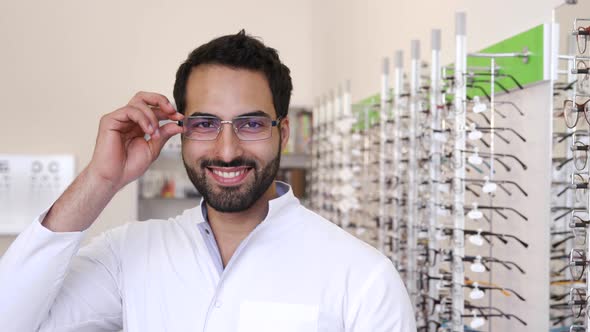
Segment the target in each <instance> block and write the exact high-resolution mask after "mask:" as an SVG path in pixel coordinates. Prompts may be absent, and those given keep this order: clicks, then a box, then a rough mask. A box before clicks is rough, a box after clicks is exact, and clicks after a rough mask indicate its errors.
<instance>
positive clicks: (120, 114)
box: [105, 106, 157, 135]
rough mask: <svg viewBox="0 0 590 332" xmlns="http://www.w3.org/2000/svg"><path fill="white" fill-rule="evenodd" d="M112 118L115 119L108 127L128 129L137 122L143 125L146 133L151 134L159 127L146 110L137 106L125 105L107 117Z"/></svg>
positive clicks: (107, 118) (142, 127)
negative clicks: (152, 121)
mask: <svg viewBox="0 0 590 332" xmlns="http://www.w3.org/2000/svg"><path fill="white" fill-rule="evenodd" d="M110 119H113V120H115V121H112V122H110V123H109V124H108V126H109V127H111V128H108V129H114V130H127V128H129V125H133V124H134V123H135V124H138V125H139V126H140V127H141V129H142V130H143V132H144V133H146V134H149V135H151V134H153V133H154V131H155V130H156V128H157V127H154V126H153V125H152V123H151V121H150V119H149V118H148V116H147V115H146V114H145V112H143V111H142V110H140V109H139V108H136V107H130V106H127V107H123V108H121V109H119V110H117V111H115V112H113V113H111V114H110V115H109V116H106V117H105V120H106V121H108V120H110Z"/></svg>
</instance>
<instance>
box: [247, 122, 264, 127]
mask: <svg viewBox="0 0 590 332" xmlns="http://www.w3.org/2000/svg"><path fill="white" fill-rule="evenodd" d="M243 127H245V128H260V127H262V124H261V123H260V122H256V121H248V122H246V123H245V124H244V126H243Z"/></svg>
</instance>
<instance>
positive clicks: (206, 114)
mask: <svg viewBox="0 0 590 332" xmlns="http://www.w3.org/2000/svg"><path fill="white" fill-rule="evenodd" d="M193 116H210V117H214V118H218V119H219V116H217V115H215V114H211V113H207V112H194V113H192V114H191V115H189V117H193ZM240 116H265V117H267V118H270V117H271V116H270V114H268V113H265V112H263V111H261V110H256V111H252V112H248V113H244V114H240V115H237V116H235V117H236V118H237V117H240Z"/></svg>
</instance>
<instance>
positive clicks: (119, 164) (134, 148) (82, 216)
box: [42, 92, 183, 232]
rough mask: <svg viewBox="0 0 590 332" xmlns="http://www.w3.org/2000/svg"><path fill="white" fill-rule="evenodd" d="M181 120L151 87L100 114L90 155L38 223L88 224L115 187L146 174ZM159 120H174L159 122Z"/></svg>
mask: <svg viewBox="0 0 590 332" xmlns="http://www.w3.org/2000/svg"><path fill="white" fill-rule="evenodd" d="M182 119H183V115H182V114H180V113H177V112H176V110H175V109H174V107H173V106H172V105H171V104H170V102H169V101H168V99H167V98H166V97H165V96H163V95H161V94H157V93H150V92H139V93H137V94H136V95H135V96H134V97H133V98H132V99H131V101H129V103H128V104H127V105H126V106H124V107H122V108H120V109H118V110H116V111H114V112H112V113H109V114H107V115H105V116H103V117H102V119H101V120H100V125H99V129H98V137H97V139H96V147H95V148H94V154H93V155H92V160H91V161H90V163H89V164H88V166H87V167H86V168H85V169H84V170H83V171H82V172H81V173H80V175H79V176H78V177H77V178H76V179H75V180H74V182H73V183H72V185H70V187H68V189H66V191H65V192H64V193H63V194H62V195H61V196H60V197H59V198H58V200H57V201H56V202H55V203H54V204H53V206H52V207H51V209H50V210H49V212H48V213H47V215H46V216H45V218H44V219H43V222H42V224H43V226H45V227H46V228H48V229H50V230H52V231H55V232H73V231H82V230H85V229H87V228H88V227H90V225H91V224H92V223H93V222H94V220H95V219H96V218H97V217H98V215H99V214H100V213H101V212H102V210H103V209H104V208H105V206H106V205H107V204H108V202H109V201H110V200H111V199H112V198H113V196H114V195H115V194H116V193H117V191H119V190H120V189H121V188H123V187H124V186H125V185H127V184H128V183H130V182H132V181H133V180H135V179H137V178H138V177H140V176H141V175H142V174H143V173H145V171H146V170H147V169H148V167H149V166H150V165H151V163H152V162H153V161H154V160H156V158H158V155H159V154H160V151H161V150H162V147H163V146H164V144H165V143H166V141H168V139H169V138H170V137H172V136H174V135H176V134H180V133H182V132H183V127H180V126H178V125H177V124H176V121H178V120H182ZM159 120H172V121H173V122H172V123H167V124H165V125H163V126H161V127H159ZM146 134H148V135H150V139H149V140H146V139H145V138H144V137H145V135H146Z"/></svg>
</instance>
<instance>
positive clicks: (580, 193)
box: [572, 174, 588, 203]
mask: <svg viewBox="0 0 590 332" xmlns="http://www.w3.org/2000/svg"><path fill="white" fill-rule="evenodd" d="M572 185H574V186H576V187H575V188H576V189H575V190H576V202H579V203H582V202H585V201H586V198H587V197H588V196H587V193H588V182H586V180H584V177H583V176H581V175H580V174H574V175H573V176H572Z"/></svg>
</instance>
